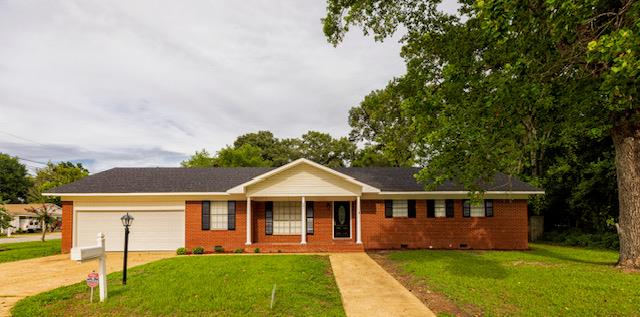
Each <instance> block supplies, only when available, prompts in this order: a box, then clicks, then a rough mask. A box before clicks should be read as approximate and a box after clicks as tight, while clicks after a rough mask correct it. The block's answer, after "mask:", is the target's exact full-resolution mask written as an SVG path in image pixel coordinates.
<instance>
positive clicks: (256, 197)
mask: <svg viewBox="0 0 640 317" xmlns="http://www.w3.org/2000/svg"><path fill="white" fill-rule="evenodd" d="M418 170H419V169H418V168H396V167H364V168H334V169H332V168H328V167H326V166H323V165H320V164H317V163H315V162H312V161H309V160H306V159H299V160H296V161H294V162H291V163H289V164H286V165H284V166H281V167H278V168H250V167H246V168H114V169H110V170H107V171H104V172H101V173H97V174H94V175H91V176H88V177H86V178H84V179H82V180H80V181H77V182H75V183H71V184H67V185H64V186H61V187H58V188H55V189H53V190H51V191H49V192H48V193H47V195H49V196H60V197H61V198H62V222H63V223H62V227H63V229H62V249H63V251H64V252H68V251H69V250H70V248H71V247H73V246H87V245H93V244H95V239H96V235H97V233H98V232H103V233H105V235H106V248H107V250H108V251H120V250H122V249H123V246H124V241H123V240H124V234H123V232H124V229H123V226H122V224H121V221H120V217H121V216H122V215H124V214H125V213H126V212H128V213H129V214H131V215H132V216H133V217H134V218H135V220H134V221H133V225H132V226H131V235H130V241H129V243H130V250H138V251H151V250H175V249H176V248H179V247H186V248H187V249H192V248H194V247H197V246H202V247H204V248H205V250H207V251H212V250H213V248H214V246H222V247H224V249H225V250H228V251H229V250H234V249H236V248H244V249H245V250H247V251H253V249H254V248H260V249H261V251H262V252H277V251H282V252H288V251H297V252H304V251H310V252H311V251H313V252H317V251H320V252H321V251H358V250H364V249H392V248H437V249H459V248H461V249H527V248H528V242H527V225H528V224H527V199H528V197H529V196H531V195H537V194H543V192H542V191H541V190H540V189H538V188H535V187H533V186H531V185H529V184H526V183H524V182H522V181H519V180H517V179H515V178H512V177H509V176H507V175H504V174H497V175H496V176H495V177H494V179H493V181H492V182H490V183H486V184H483V185H481V186H482V188H483V190H484V191H485V194H484V198H485V199H484V200H483V201H482V202H478V203H476V202H470V201H469V200H468V198H469V196H468V194H469V192H467V191H465V190H463V188H461V187H460V186H458V185H455V184H453V183H450V182H447V183H444V184H442V185H440V186H438V187H437V188H436V189H435V190H434V191H425V190H424V186H422V185H421V184H419V183H417V182H416V180H415V178H414V176H413V175H414V174H415V173H416V172H418Z"/></svg>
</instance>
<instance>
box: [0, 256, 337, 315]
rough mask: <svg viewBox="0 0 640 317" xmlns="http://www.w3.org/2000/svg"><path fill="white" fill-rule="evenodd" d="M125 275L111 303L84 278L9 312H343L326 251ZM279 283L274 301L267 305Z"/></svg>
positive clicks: (226, 259) (175, 265)
mask: <svg viewBox="0 0 640 317" xmlns="http://www.w3.org/2000/svg"><path fill="white" fill-rule="evenodd" d="M121 277H122V275H121V273H120V272H117V273H112V274H109V299H108V300H107V302H106V303H96V302H94V303H93V304H90V303H88V301H89V292H88V288H87V286H86V284H85V283H84V282H81V283H78V284H74V285H70V286H66V287H61V288H58V289H55V290H52V291H48V292H45V293H41V294H38V295H35V296H31V297H27V298H25V299H23V300H21V301H20V302H18V303H17V304H16V306H15V307H14V308H13V309H12V311H11V312H12V314H13V315H14V316H67V315H74V316H82V315H98V316H100V315H108V316H111V315H122V316H124V315H134V316H136V315H171V316H180V315H191V314H196V315H225V316H240V315H275V316H298V315H302V316H317V315H323V316H344V310H343V308H342V301H341V298H340V292H339V291H338V287H337V285H336V282H335V279H334V277H333V274H332V273H331V266H330V263H329V258H328V256H314V255H277V256H272V255H264V256H182V257H175V258H170V259H164V260H160V261H156V262H152V263H148V264H145V265H141V266H137V267H135V268H132V269H130V270H129V271H128V275H127V286H125V287H123V286H122V285H121V282H120V281H121ZM274 283H275V284H277V288H276V300H275V305H274V308H273V309H269V304H270V300H271V291H272V288H273V285H274ZM96 291H97V290H96ZM96 294H97V292H96ZM96 294H94V296H95V295H96Z"/></svg>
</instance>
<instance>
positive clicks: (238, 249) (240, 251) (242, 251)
mask: <svg viewBox="0 0 640 317" xmlns="http://www.w3.org/2000/svg"><path fill="white" fill-rule="evenodd" d="M233 253H244V249H243V248H237V249H235V250H233Z"/></svg>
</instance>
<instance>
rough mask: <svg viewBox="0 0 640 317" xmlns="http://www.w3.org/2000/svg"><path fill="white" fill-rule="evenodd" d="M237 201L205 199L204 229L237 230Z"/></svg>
mask: <svg viewBox="0 0 640 317" xmlns="http://www.w3.org/2000/svg"><path fill="white" fill-rule="evenodd" d="M235 229H236V202H235V201H203V202H202V230H235Z"/></svg>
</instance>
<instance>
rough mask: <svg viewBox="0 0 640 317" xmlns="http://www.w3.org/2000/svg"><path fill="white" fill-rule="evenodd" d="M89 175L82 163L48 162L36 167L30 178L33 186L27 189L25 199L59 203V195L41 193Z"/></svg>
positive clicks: (35, 201) (36, 201) (34, 201)
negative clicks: (34, 173)
mask: <svg viewBox="0 0 640 317" xmlns="http://www.w3.org/2000/svg"><path fill="white" fill-rule="evenodd" d="M88 175H89V170H87V169H86V168H85V167H84V166H82V163H72V162H58V163H52V162H48V163H47V165H46V166H45V167H43V168H38V169H36V175H35V176H34V177H33V178H32V183H33V186H32V187H31V188H30V189H29V193H28V197H27V200H28V201H29V202H33V203H45V202H48V203H55V204H58V205H59V204H60V198H59V197H45V196H42V193H43V192H44V191H46V190H49V189H52V188H54V187H58V186H62V185H64V184H69V183H73V182H75V181H77V180H80V179H82V178H84V177H86V176H88Z"/></svg>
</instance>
